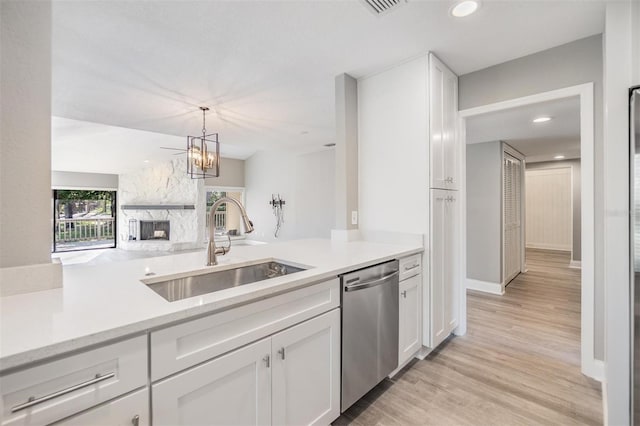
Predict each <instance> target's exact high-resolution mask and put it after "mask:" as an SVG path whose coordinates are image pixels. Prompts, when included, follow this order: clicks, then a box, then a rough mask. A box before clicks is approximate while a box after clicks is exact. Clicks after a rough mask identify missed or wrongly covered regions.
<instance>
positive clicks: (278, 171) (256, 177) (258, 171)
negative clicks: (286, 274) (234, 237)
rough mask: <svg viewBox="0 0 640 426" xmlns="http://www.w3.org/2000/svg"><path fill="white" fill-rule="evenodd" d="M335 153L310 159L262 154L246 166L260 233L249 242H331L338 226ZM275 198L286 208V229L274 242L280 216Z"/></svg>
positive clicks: (251, 210) (249, 201) (250, 208)
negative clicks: (271, 201) (275, 212)
mask: <svg viewBox="0 0 640 426" xmlns="http://www.w3.org/2000/svg"><path fill="white" fill-rule="evenodd" d="M334 180H335V154H334V151H333V150H323V151H317V152H313V153H310V154H302V155H298V154H294V153H290V152H259V153H256V154H254V155H253V156H251V157H250V158H249V159H247V160H246V162H245V200H246V208H247V214H248V215H249V218H250V219H251V220H252V221H253V224H254V227H255V231H254V232H253V233H252V234H248V238H251V239H255V240H260V241H268V242H271V241H280V240H291V239H299V238H314V237H317V238H330V236H331V229H332V228H333V227H334V223H335V185H334ZM271 194H280V196H281V197H282V198H283V199H284V200H285V202H286V204H285V206H284V208H283V211H284V224H283V225H282V228H281V229H280V233H279V237H278V238H275V237H274V229H275V224H276V221H275V219H276V218H275V216H274V214H273V210H272V208H271V206H270V205H269V201H270V200H271Z"/></svg>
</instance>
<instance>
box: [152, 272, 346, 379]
mask: <svg viewBox="0 0 640 426" xmlns="http://www.w3.org/2000/svg"><path fill="white" fill-rule="evenodd" d="M338 306H340V282H339V280H338V279H337V278H334V279H332V280H328V281H325V282H321V283H317V284H314V285H311V286H308V287H304V288H301V289H298V290H294V291H290V292H286V293H283V294H279V295H277V296H273V297H268V298H266V299H264V300H259V301H257V302H252V303H248V304H246V305H243V306H240V307H236V308H233V309H229V310H226V311H223V312H219V313H215V314H213V315H208V316H205V317H203V318H200V319H196V320H193V321H187V322H184V323H181V324H177V325H174V326H171V327H167V328H165V329H162V330H158V331H153V332H152V333H151V380H152V381H157V380H160V379H162V378H164V377H167V376H168V375H170V374H173V373H177V372H178V371H182V370H185V369H187V368H189V367H192V366H194V365H196V364H199V363H202V362H205V361H207V360H210V359H213V358H215V357H217V356H219V355H222V354H224V353H227V352H229V351H232V350H234V349H236V348H239V347H240V346H242V345H246V344H248V343H251V342H255V341H257V340H260V339H262V338H264V337H267V336H271V335H273V334H274V333H277V332H279V331H280V330H283V329H285V328H287V327H291V326H293V325H295V324H298V323H300V322H302V321H304V320H307V319H309V318H313V317H314V316H316V315H320V314H322V313H324V312H328V311H330V310H331V309H334V308H336V307H338Z"/></svg>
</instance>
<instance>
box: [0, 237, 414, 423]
mask: <svg viewBox="0 0 640 426" xmlns="http://www.w3.org/2000/svg"><path fill="white" fill-rule="evenodd" d="M422 251H423V248H422V247H419V246H415V245H414V246H411V245H393V244H382V243H373V242H365V241H356V242H348V243H347V242H332V241H330V240H319V239H317V240H298V241H289V242H283V243H275V244H268V245H258V246H240V247H234V248H233V250H232V251H231V253H229V254H228V255H226V256H221V257H220V258H219V261H220V263H219V265H217V266H214V267H205V266H204V263H205V253H204V251H203V252H192V253H185V254H176V255H171V256H164V257H157V258H148V259H138V260H131V261H125V262H117V263H113V264H105V265H96V266H78V265H75V266H73V267H65V268H64V285H63V287H62V288H60V289H54V290H47V291H41V292H37V293H28V294H22V295H16V296H10V297H5V298H2V299H0V324H1V326H0V342H1V346H0V374H1V376H0V380H3V381H5V384H7V383H8V384H9V386H12V385H13V383H12V380H13V381H17V380H18V379H19V380H20V382H21V383H28V382H29V380H25V377H23V376H22V375H23V374H26V373H33V374H35V375H36V376H38V377H32V378H31V379H32V381H37V380H40V378H39V376H41V375H42V374H44V373H43V372H47V371H48V370H46V371H45V370H43V369H45V368H48V369H49V370H51V366H52V365H54V364H56V363H63V362H64V361H69V362H72V363H75V364H77V363H82V362H84V361H87V362H88V361H90V360H91V359H92V358H93V359H95V361H94V362H95V363H97V364H99V360H100V356H99V355H100V351H104V350H107V349H109V350H111V351H112V352H113V357H115V358H117V357H119V356H121V353H120V352H119V351H124V352H126V351H127V350H129V349H131V356H130V357H129V358H122V359H118V360H117V361H113V360H111V358H109V357H108V356H107V357H106V358H105V361H104V364H105V365H110V364H109V363H112V364H113V368H111V367H109V368H107V367H105V376H106V374H111V370H114V369H116V367H121V368H123V369H124V368H125V367H126V365H127V362H130V363H134V362H138V361H139V362H143V361H144V362H143V364H139V365H138V367H136V368H134V367H131V371H132V375H136V374H138V375H139V374H140V372H139V371H138V370H143V369H144V378H143V377H140V378H139V380H138V381H137V382H135V381H134V380H133V379H132V381H134V382H135V384H131V385H130V386H129V385H126V383H125V384H122V386H125V385H126V386H125V388H126V390H127V391H128V390H133V389H137V390H136V391H135V392H133V393H129V394H128V395H126V396H124V397H121V398H120V399H119V400H118V401H120V400H122V402H120V403H119V404H120V405H123V406H127V404H131V400H132V399H138V400H144V399H145V398H147V399H148V395H147V392H148V388H149V386H147V384H148V383H147V380H149V381H151V382H154V381H161V380H165V382H167V381H169V380H173V381H175V382H176V383H180V377H181V375H183V374H186V373H189V374H191V376H189V377H188V379H189V380H187V379H182V380H183V381H184V380H186V382H184V383H191V381H190V378H193V377H202V375H203V374H200V373H195V372H194V371H193V370H194V369H198V368H204V367H206V368H209V369H211V368H214V366H215V365H216V364H215V363H216V362H218V363H222V364H224V363H225V362H227V363H229V362H231V361H230V360H231V358H229V356H230V355H229V353H228V352H230V351H231V350H233V349H235V348H239V347H243V349H241V350H249V349H248V348H253V347H254V345H259V348H257V349H256V348H254V349H255V350H258V351H260V350H263V349H265V348H267V347H268V352H269V353H270V351H271V343H269V344H268V345H267V343H265V340H266V339H264V337H265V336H270V337H268V339H269V341H270V340H271V339H273V340H274V341H277V340H278V339H281V340H282V339H285V340H286V339H287V338H293V337H294V336H289V337H288V336H287V335H285V334H283V333H286V332H287V331H289V332H293V331H296V329H297V328H298V327H306V328H307V330H306V332H308V333H311V334H309V336H311V335H313V333H314V331H313V328H314V327H316V326H318V327H320V328H319V329H318V333H320V332H321V331H322V330H331V332H330V333H329V334H327V336H328V337H327V338H329V340H326V342H330V343H328V344H327V345H326V346H327V347H331V348H329V349H330V353H329V352H327V358H326V360H329V361H328V362H329V364H331V363H333V364H335V362H333V361H331V360H332V359H333V360H335V358H336V356H335V354H336V353H337V354H338V356H337V359H338V362H339V329H340V326H339V309H338V308H339V304H340V296H339V284H338V280H337V277H338V275H340V274H343V273H346V272H349V271H353V270H356V269H360V268H363V267H366V266H370V265H374V264H377V263H381V262H384V261H387V260H391V259H399V258H404V257H407V256H411V255H415V254H418V253H421V252H422ZM271 260H276V261H281V262H285V263H288V264H291V265H294V266H300V267H303V268H305V270H303V271H300V272H296V273H293V274H290V275H284V276H280V277H276V278H272V279H268V280H264V281H260V282H256V283H252V284H246V285H242V286H238V287H233V288H229V289H225V290H221V291H217V292H214V293H208V294H203V295H200V296H195V297H191V298H186V299H182V300H177V301H174V302H168V301H167V300H165V299H164V298H163V297H161V296H160V295H158V294H157V293H155V292H154V291H153V290H152V289H151V288H149V287H148V286H147V285H146V284H145V283H144V282H143V281H142V280H152V281H156V280H158V279H160V278H163V279H165V278H166V279H172V278H180V277H185V276H188V275H192V274H194V273H196V274H197V273H203V272H213V271H216V270H224V269H228V268H230V267H240V266H245V265H252V264H255V263H258V262H261V261H271ZM305 304H306V305H305ZM242 312H244V313H242ZM302 320H307V321H305V322H302ZM314 321H315V322H316V323H314ZM322 321H324V323H322ZM336 321H337V323H336ZM307 323H308V324H307ZM220 324H222V325H220ZM225 324H228V326H226V325H225ZM296 324H297V325H296ZM314 324H317V325H314ZM322 324H325V325H326V324H329V326H327V327H328V328H322V327H323V325H322ZM294 325H295V327H294ZM234 327H235V328H237V330H236V331H233V330H235V329H234ZM242 327H245V328H242ZM289 327H292V328H289ZM287 328H289V329H288V330H286V329H287ZM301 330H303V329H301ZM296 332H297V331H296ZM323 332H324V331H323ZM234 333H235V334H234ZM214 334H215V339H214V337H213V336H214ZM223 334H224V336H222V335H223ZM293 334H295V333H293ZM280 335H282V336H280ZM260 338H263V340H260V341H258V340H259V339H260ZM336 338H337V339H338V340H336ZM203 339H204V340H203ZM207 339H209V340H207ZM167 342H169V343H170V344H171V345H173V349H172V351H173V352H171V353H169V352H167V350H166V345H167ZM199 342H204V343H199ZM251 342H254V343H251ZM336 342H337V343H336ZM250 343H251V344H250ZM318 344H322V343H321V341H320V340H319V341H318ZM118 345H120V346H122V345H124V346H122V347H120V346H118ZM127 345H129V346H130V347H127ZM260 345H261V346H260ZM283 345H284V343H283ZM262 346H264V348H262ZM336 346H337V347H336ZM282 347H283V349H282V354H281V355H279V356H280V357H281V359H282V361H284V359H285V355H284V347H285V346H282ZM310 348H312V347H310ZM273 350H274V351H275V348H274V349H273ZM336 351H337V352H336ZM92 352H95V353H94V354H93V355H92ZM313 352H316V350H314V351H313ZM83 356H84V357H87V359H86V360H84V359H81V358H82V357H83ZM276 356H277V355H276V354H275V353H274V354H273V356H271V355H266V356H265V357H264V358H262V357H261V360H262V359H263V360H264V362H263V364H264V365H265V366H266V367H270V364H271V363H274V370H273V371H274V373H275V372H276V369H275V368H276V366H277V364H275V359H273V358H275V357H276ZM291 356H294V355H291ZM74 357H76V358H78V359H76V360H71V358H74ZM216 357H219V358H216ZM331 357H333V358H331ZM214 358H216V359H215V360H214V361H209V362H206V363H205V361H208V360H211V359H214ZM225 358H228V359H227V361H225ZM233 359H234V360H237V359H239V358H238V357H235V358H233ZM290 359H291V360H292V361H290V363H289V365H293V364H292V363H293V362H294V360H295V358H290ZM136 360H137V361H136ZM147 360H148V362H149V363H150V365H147ZM202 363H204V364H203V365H200V364H202ZM222 364H221V365H222ZM56 365H57V364H56ZM132 365H133V364H132ZM196 365H199V366H196ZM193 366H196V367H193ZM64 367H65V366H64V365H62V364H61V365H57V367H56V368H58V369H59V368H62V369H64ZM192 367H193V368H192ZM329 367H330V368H332V369H335V368H336V366H335V365H333V366H329ZM110 368H111V370H110ZM189 368H191V370H189V371H187V372H186V373H185V372H184V371H183V370H186V369H189ZM229 368H231V369H232V367H231V366H230V365H227V366H226V367H224V368H222V370H225V371H226V370H228V369H229ZM38 369H40V370H41V371H39V372H38V371H37V370H38ZM147 369H148V370H150V375H149V377H147ZM214 369H215V368H214ZM107 370H109V371H107ZM96 371H97V370H96ZM180 371H183V372H182V373H179V372H180ZM25 372H26V373H25ZM33 374H32V375H33ZM74 374H75V373H74ZM92 374H93V373H92ZM207 374H209V375H210V374H213V373H212V372H211V371H209V372H208V373H207ZM172 375H173V376H172ZM294 376H295V375H294ZM78 377H81V375H80V376H78ZM167 377H168V378H167ZM256 377H258V376H256ZM102 378H103V376H101V373H100V374H96V375H95V379H94V380H101V379H102ZM143 379H144V380H143ZM276 379H277V377H274V378H273V380H274V383H275V382H276ZM74 380H75V382H78V381H80V382H82V380H80V379H79V378H78V379H72V380H71V382H72V383H73V382H74ZM104 380H105V383H107V379H104ZM110 380H115V379H114V378H113V377H112V378H110ZM256 380H257V379H256ZM54 381H55V380H54ZM121 381H122V380H121ZM268 382H269V383H271V376H269V380H268ZM338 382H339V381H338ZM34 383H35V382H34ZM162 383H164V382H162ZM162 383H160V384H159V385H157V386H158V387H157V390H155V391H154V393H153V395H154V398H156V397H157V398H162V397H163V398H165V401H163V402H160V401H157V404H156V405H157V407H158V408H159V407H161V406H165V407H168V406H170V404H169V403H168V401H171V400H172V398H173V400H174V401H178V400H180V398H179V397H177V396H176V395H169V394H167V393H166V392H165V393H164V394H163V390H165V389H172V390H173V389H177V388H179V387H180V385H176V384H173V385H171V386H168V385H166V386H164V387H162V386H161V384H162ZM184 383H183V384H182V386H183V387H184V386H185V384H184ZM256 383H258V382H256ZM152 385H153V386H156V385H155V384H153V383H152ZM261 385H264V383H262V384H261ZM334 385H335V383H333V384H331V386H334ZM34 386H36V384H34ZM127 386H128V387H127ZM203 386H204V384H203ZM274 386H275V385H274ZM49 387H51V386H49ZM97 387H99V386H98V385H96V384H90V385H89V386H88V387H87V389H88V390H91V389H94V388H97ZM46 388H47V386H44V388H43V389H46ZM54 388H55V387H53V388H52V389H54ZM16 389H17V388H16ZM114 389H115V387H114ZM153 389H156V388H155V387H154V388H153ZM16 392H17V390H16ZM124 392H125V390H124V389H123V391H122V392H121V393H124ZM18 393H19V392H18ZM42 393H43V394H44V395H45V396H47V394H48V392H47V391H46V390H42ZM103 393H104V392H103ZM334 393H335V392H334ZM27 394H28V392H27ZM27 394H25V395H26V399H27V400H28V399H30V398H31V396H35V397H36V398H38V397H40V395H31V394H28V395H27ZM143 394H144V395H143ZM25 395H21V396H20V397H18V396H15V395H14V397H12V396H11V395H5V394H4V391H3V417H4V416H5V415H7V413H8V412H9V411H7V410H8V408H9V407H8V406H9V405H11V408H13V409H15V407H16V406H15V405H13V404H14V402H20V401H22V400H24V399H25ZM118 395H119V394H118ZM163 395H164V396H163ZM5 396H7V397H10V398H9V399H7V400H5V398H4V397H5ZM115 396H117V395H116V394H114V395H113V397H115ZM334 396H335V395H334ZM275 397H276V395H274V396H273V398H275ZM21 398H22V399H21ZM104 398H106V399H107V400H108V398H110V396H109V395H108V392H107V395H106V396H104ZM127 398H128V399H127ZM271 398H272V397H271V396H270V398H269V400H271ZM89 399H90V398H89ZM89 399H88V400H87V401H85V402H83V403H82V404H80V405H79V406H78V407H80V408H79V409H86V408H89V407H92V406H93V405H97V404H98V403H103V402H104V399H99V400H95V399H94V400H93V402H92V404H93V405H88V404H90V401H89ZM14 400H15V401H14ZM154 401H155V399H154ZM254 402H255V403H256V404H255V408H256V413H259V415H260V416H262V417H260V418H261V419H263V420H264V419H267V418H268V419H269V421H271V414H269V415H267V413H266V412H265V408H264V407H263V408H259V407H260V403H259V402H258V401H254ZM230 403H231V404H232V402H231V401H226V402H224V404H226V405H227V406H229V404H230ZM58 405H61V404H58ZM110 405H112V404H106V405H102V406H101V407H110ZM288 406H291V407H298V408H300V410H303V411H304V410H307V411H308V410H312V409H313V407H306V408H305V407H301V406H300V405H299V404H289V405H288ZM84 407H86V408H84ZM335 408H336V407H333V408H332V410H335ZM34 409H35V408H26V410H34ZM109 409H110V410H111V409H113V407H110V408H109ZM273 409H274V410H276V411H274V412H273V413H272V414H273V416H281V417H280V418H283V419H285V418H290V415H289V414H287V413H284V412H282V413H277V405H276V404H275V403H274V406H273ZM18 411H19V410H18ZM63 411H64V410H63ZM173 411H176V412H177V411H178V410H177V409H176V410H173ZM75 412H77V410H76V411H75ZM75 412H74V413H75ZM154 412H155V411H154ZM194 412H195V411H193V410H192V411H191V413H192V414H193V413H194ZM268 412H269V413H271V408H269V410H268ZM65 413H66V412H61V413H60V414H56V416H58V418H62V417H63V416H64V414H65ZM290 414H291V413H290ZM298 414H300V413H298ZM303 414H304V413H302V414H300V415H297V414H296V413H293V414H291V415H293V418H296V419H301V418H306V417H304V415H303ZM256 415H258V414H256ZM331 415H333V414H331ZM287 416H289V417H287ZM301 416H302V417H301ZM107 417H108V416H107ZM148 417H149V416H147V415H142V414H141V415H140V418H142V419H143V420H142V421H141V423H139V424H145V419H148ZM51 418H52V417H46V416H45V417H43V419H46V421H47V422H48V421H49V420H50V419H51ZM96 418H98V417H96ZM140 418H139V420H138V421H139V422H140ZM161 418H162V417H161V416H160V414H158V415H157V416H156V418H155V419H154V424H161V423H162V422H161V421H159V420H160V419H161ZM196 418H197V417H196ZM274 418H276V417H274ZM91 419H93V417H87V418H83V419H82V421H90V420H91ZM323 419H324V420H323ZM326 419H328V417H327V418H326ZM326 419H325V418H322V419H320V420H319V421H320V422H321V423H322V422H323V421H326ZM23 420H24V419H22V420H20V421H18V422H8V423H7V422H3V424H32V423H24V422H23ZM258 420H259V419H258ZM168 421H174V420H168ZM69 424H76V423H73V422H71V423H69Z"/></svg>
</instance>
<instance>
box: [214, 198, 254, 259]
mask: <svg viewBox="0 0 640 426" xmlns="http://www.w3.org/2000/svg"><path fill="white" fill-rule="evenodd" d="M223 203H227V204H233V205H235V206H236V207H237V208H238V210H240V216H241V217H242V223H243V224H244V232H245V233H247V234H249V233H251V232H253V222H251V220H249V216H247V211H246V210H245V208H244V206H243V205H242V203H240V201H238V200H236V199H234V198H231V197H222V198H220V199H218V200H217V201H216V202H215V203H213V205H212V206H211V210H209V243H208V244H207V266H215V265H217V264H218V259H217V255H222V256H224V255H225V254H227V253H229V251H230V250H231V247H216V242H215V233H216V228H215V214H216V210H217V209H218V207H219V206H220V205H221V204H223Z"/></svg>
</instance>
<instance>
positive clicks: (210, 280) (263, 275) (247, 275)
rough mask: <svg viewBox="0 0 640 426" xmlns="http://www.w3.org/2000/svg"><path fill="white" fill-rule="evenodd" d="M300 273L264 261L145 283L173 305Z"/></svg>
mask: <svg viewBox="0 0 640 426" xmlns="http://www.w3.org/2000/svg"><path fill="white" fill-rule="evenodd" d="M304 270H305V269H304V268H301V267H298V266H292V265H288V264H286V263H281V262H276V261H268V262H262V263H257V264H255V265H249V266H242V267H239V268H232V269H225V270H222V271H216V272H210V273H206V274H199V275H191V276H188V277H182V278H174V279H170V280H166V281H160V282H156V283H146V284H147V286H148V287H149V288H151V289H152V290H153V291H155V292H156V293H158V294H159V295H160V296H162V297H164V298H165V299H167V300H168V301H169V302H175V301H176V300H182V299H187V298H189V297H194V296H200V295H203V294H207V293H213V292H214V291H220V290H225V289H228V288H233V287H238V286H241V285H245V284H251V283H255V282H258V281H263V280H268V279H269V278H275V277H281V276H283V275H289V274H293V273H295V272H300V271H304Z"/></svg>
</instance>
